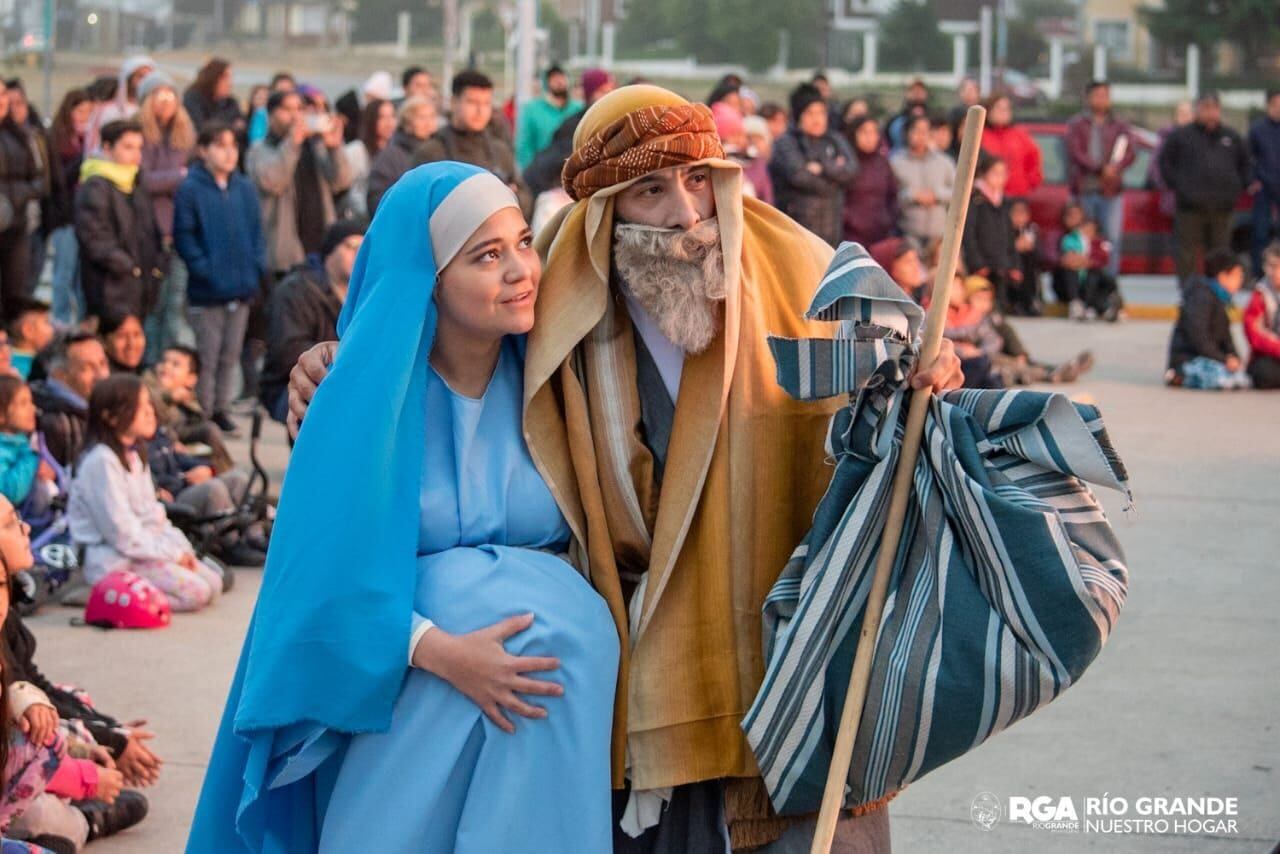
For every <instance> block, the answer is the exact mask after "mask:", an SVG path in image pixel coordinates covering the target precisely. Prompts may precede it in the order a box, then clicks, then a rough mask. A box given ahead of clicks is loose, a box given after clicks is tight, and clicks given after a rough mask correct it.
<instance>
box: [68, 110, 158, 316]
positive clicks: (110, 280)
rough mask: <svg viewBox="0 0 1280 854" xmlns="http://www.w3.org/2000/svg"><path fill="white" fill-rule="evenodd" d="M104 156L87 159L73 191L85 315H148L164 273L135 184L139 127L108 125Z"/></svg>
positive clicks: (145, 198)
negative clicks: (77, 186) (108, 311)
mask: <svg viewBox="0 0 1280 854" xmlns="http://www.w3.org/2000/svg"><path fill="white" fill-rule="evenodd" d="M101 137H102V156H101V157H90V158H88V159H86V160H85V161H84V163H83V165H82V166H81V167H80V188H79V189H78V190H76V214H75V219H76V240H78V241H79V243H80V282H81V285H82V286H83V288H84V297H85V306H86V309H87V314H89V315H91V316H94V317H101V316H102V315H103V314H104V313H105V312H106V311H107V310H108V309H110V310H112V311H119V312H125V313H128V314H133V315H136V316H138V317H146V316H147V315H148V314H150V313H151V309H152V308H153V307H154V306H155V302H156V296H157V294H159V292H160V283H161V282H162V281H164V277H165V275H166V274H167V272H168V268H169V259H168V253H167V251H166V250H165V248H164V238H163V236H162V235H161V233H160V226H159V224H158V223H157V222H156V214H155V209H154V208H153V207H152V205H151V197H150V196H149V195H148V194H147V191H146V190H145V189H143V187H142V186H141V184H140V183H139V181H138V166H139V165H140V164H141V163H142V126H141V125H139V124H137V123H136V122H132V121H118V122H108V123H107V124H106V125H105V126H103V128H102V132H101Z"/></svg>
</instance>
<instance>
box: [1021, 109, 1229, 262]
mask: <svg viewBox="0 0 1280 854" xmlns="http://www.w3.org/2000/svg"><path fill="white" fill-rule="evenodd" d="M1021 125H1022V126H1023V127H1025V128H1026V129H1027V132H1028V133H1030V134H1031V137H1032V138H1033V139H1034V140H1035V141H1036V145H1038V146H1039V147H1040V157H1041V161H1042V164H1043V165H1042V168H1043V170H1044V183H1043V184H1041V185H1040V186H1039V187H1038V188H1037V189H1036V191H1035V192H1033V193H1032V194H1031V195H1030V197H1029V199H1028V201H1029V202H1030V203H1031V218H1032V219H1033V220H1034V221H1035V223H1036V225H1038V226H1039V228H1040V233H1041V235H1042V236H1043V241H1042V249H1041V251H1042V252H1043V254H1044V255H1045V259H1046V261H1048V262H1049V263H1053V262H1055V261H1056V260H1057V256H1058V242H1059V240H1061V238H1062V225H1061V217H1062V209H1063V207H1064V206H1065V205H1066V204H1067V202H1068V201H1069V200H1070V198H1071V193H1070V191H1068V189H1067V144H1066V137H1065V134H1066V129H1067V126H1066V123H1064V122H1041V121H1024V122H1021ZM1131 139H1132V140H1133V143H1134V147H1135V150H1136V152H1137V157H1136V158H1135V159H1134V161H1133V163H1132V165H1130V166H1129V168H1128V169H1126V170H1125V173H1124V231H1123V236H1122V238H1121V240H1120V246H1119V247H1118V249H1119V251H1120V272H1121V273H1135V274H1169V275H1172V274H1173V273H1174V257H1173V219H1172V217H1171V216H1170V215H1169V213H1168V205H1167V204H1163V205H1162V204H1161V196H1162V195H1163V191H1161V190H1159V189H1157V188H1156V187H1154V186H1153V185H1152V183H1151V180H1150V174H1151V159H1152V158H1153V157H1155V156H1156V148H1157V146H1158V145H1159V138H1158V137H1157V135H1156V134H1154V133H1152V132H1151V131H1149V130H1146V129H1144V128H1140V127H1136V126H1135V127H1134V128H1133V134H1132V136H1131ZM1252 208H1253V201H1252V199H1251V198H1250V197H1249V196H1248V195H1247V194H1244V195H1241V197H1240V200H1239V201H1238V202H1237V203H1236V211H1235V218H1234V221H1233V222H1232V225H1231V245H1232V249H1234V250H1235V251H1237V252H1247V251H1248V247H1249V241H1250V230H1249V229H1250V225H1249V223H1250V217H1251V212H1252ZM1116 248H1117V247H1113V248H1112V251H1115V250H1116Z"/></svg>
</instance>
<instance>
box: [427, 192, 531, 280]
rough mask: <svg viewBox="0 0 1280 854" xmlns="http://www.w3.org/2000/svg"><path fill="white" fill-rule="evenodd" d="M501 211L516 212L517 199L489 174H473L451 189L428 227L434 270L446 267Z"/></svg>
mask: <svg viewBox="0 0 1280 854" xmlns="http://www.w3.org/2000/svg"><path fill="white" fill-rule="evenodd" d="M503 208H515V209H517V210H519V209H520V200H519V199H517V198H516V194H515V193H513V192H512V191H511V188H510V187H508V186H507V185H506V184H504V183H502V181H501V180H500V179H499V178H498V177H497V176H496V175H494V174H493V173H492V172H480V173H477V174H475V175H472V176H471V177H470V178H468V179H466V180H465V181H463V182H462V183H461V184H459V185H458V186H457V187H456V188H454V190H453V192H451V193H450V194H449V195H448V196H446V197H445V200H444V201H443V202H441V203H440V205H439V207H437V208H436V209H435V211H434V212H433V213H432V214H431V220H430V223H429V226H428V228H429V231H430V232H431V250H432V252H433V254H434V255H435V258H436V271H437V272H439V271H440V270H443V269H444V268H445V267H448V266H449V262H450V261H452V260H453V258H454V256H455V255H457V254H458V252H460V251H461V250H462V247H463V246H465V245H466V243H467V241H468V240H470V239H471V235H473V234H475V233H476V231H477V230H478V229H479V228H480V226H482V225H484V224H485V222H487V221H488V219H489V217H491V216H493V215H494V214H496V213H497V212H498V211H500V210H502V209H503Z"/></svg>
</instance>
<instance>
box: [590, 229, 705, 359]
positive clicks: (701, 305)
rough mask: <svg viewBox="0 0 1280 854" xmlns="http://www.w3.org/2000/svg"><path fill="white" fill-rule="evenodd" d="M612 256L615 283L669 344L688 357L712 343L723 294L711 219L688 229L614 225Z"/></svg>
mask: <svg viewBox="0 0 1280 854" xmlns="http://www.w3.org/2000/svg"><path fill="white" fill-rule="evenodd" d="M613 259H614V264H615V266H616V267H617V271H618V278H619V284H620V285H621V286H622V287H623V288H624V289H625V290H626V291H627V293H629V294H630V295H631V296H633V297H634V298H635V300H636V302H638V303H640V305H641V306H642V307H643V308H644V310H645V311H647V312H648V313H649V314H650V315H651V316H652V317H653V319H654V321H655V322H656V323H657V324H658V328H659V329H661V330H662V334H663V335H665V336H666V337H667V339H668V340H669V341H671V343H673V344H675V345H676V346H677V347H679V348H680V349H681V350H683V351H684V352H685V353H688V354H690V355H696V354H698V353H701V352H703V351H704V350H706V349H707V348H708V347H710V346H711V342H712V341H714V340H715V337H716V333H717V332H718V331H719V317H720V305H721V304H722V303H723V302H724V298H725V279H724V251H723V249H722V248H721V245H720V224H719V223H718V222H717V221H716V220H715V219H709V220H704V221H703V222H700V223H698V224H697V225H695V226H694V227H693V228H690V229H688V230H685V229H682V228H674V229H672V228H654V227H652V226H647V225H635V224H633V223H623V222H620V223H617V224H615V225H614V228H613Z"/></svg>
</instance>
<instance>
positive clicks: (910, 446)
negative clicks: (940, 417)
mask: <svg viewBox="0 0 1280 854" xmlns="http://www.w3.org/2000/svg"><path fill="white" fill-rule="evenodd" d="M986 118H987V111H986V110H984V109H983V108H982V107H978V106H973V107H970V108H969V111H968V113H966V114H965V119H964V138H963V139H962V141H961V143H960V157H959V159H958V161H957V162H956V182H955V187H954V188H953V190H952V193H951V206H950V207H949V208H948V209H947V223H946V230H945V231H944V232H943V235H942V252H941V254H940V255H939V256H938V262H939V263H938V272H937V275H935V276H934V279H933V291H932V296H931V298H930V299H931V300H932V301H931V302H930V303H929V311H928V313H927V314H926V315H925V321H924V336H923V339H922V341H921V344H920V360H919V362H918V364H919V365H920V366H922V367H928V366H929V365H931V364H932V363H933V361H934V359H936V358H937V357H938V349H939V347H940V346H941V343H942V330H943V328H944V326H945V325H946V319H947V304H948V292H949V291H950V290H951V280H952V279H954V278H955V275H956V263H957V261H958V258H959V255H960V239H961V238H962V237H963V236H964V222H965V219H966V218H967V215H968V213H969V195H970V194H971V193H972V192H973V175H974V172H975V171H976V169H977V164H978V141H979V139H980V138H981V136H982V126H983V124H984V123H985V122H986ZM929 396H930V395H929V390H928V389H921V390H920V391H917V392H916V393H915V394H913V395H912V396H911V408H910V409H909V410H908V411H907V426H906V432H905V435H904V436H903V437H902V453H901V455H900V456H899V457H898V468H897V470H896V471H895V472H894V475H893V491H892V493H891V497H890V499H889V515H888V516H887V517H886V518H885V523H884V537H883V539H882V540H881V541H880V553H879V555H878V556H877V558H876V574H875V577H874V578H873V580H872V582H871V592H870V593H869V594H868V596H867V610H866V615H865V616H864V617H863V619H862V631H861V633H860V634H859V636H858V650H857V653H856V654H855V655H854V657H853V671H852V673H851V675H850V676H849V691H848V693H846V694H845V698H844V710H843V712H842V713H841V715H840V730H839V732H838V733H837V734H836V746H835V751H834V752H833V753H832V755H831V767H830V769H829V770H828V771H827V787H826V790H825V791H824V792H823V795H822V811H821V812H819V813H818V826H817V829H816V830H815V832H814V834H813V847H812V848H811V849H810V854H828V852H830V851H831V842H832V840H833V839H834V838H835V834H836V820H837V819H838V818H839V817H840V808H841V807H842V806H843V805H844V787H845V781H846V780H848V778H849V765H850V763H851V762H852V761H853V745H854V742H855V741H857V738H858V722H859V721H860V720H861V719H862V709H863V706H864V705H865V704H866V701H867V685H868V683H869V682H870V679H871V661H872V656H873V655H874V653H875V645H876V634H877V633H878V632H879V630H880V618H881V616H883V613H884V600H885V597H886V595H887V594H888V592H889V576H890V574H891V573H892V571H893V562H894V558H895V557H897V554H898V541H899V540H900V539H901V538H902V525H903V520H904V519H905V517H906V514H907V499H908V498H910V497H911V483H912V478H913V476H914V474H915V470H916V458H917V457H918V456H919V454H920V439H921V437H922V436H923V435H924V417H925V414H926V411H927V409H928V406H929Z"/></svg>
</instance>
